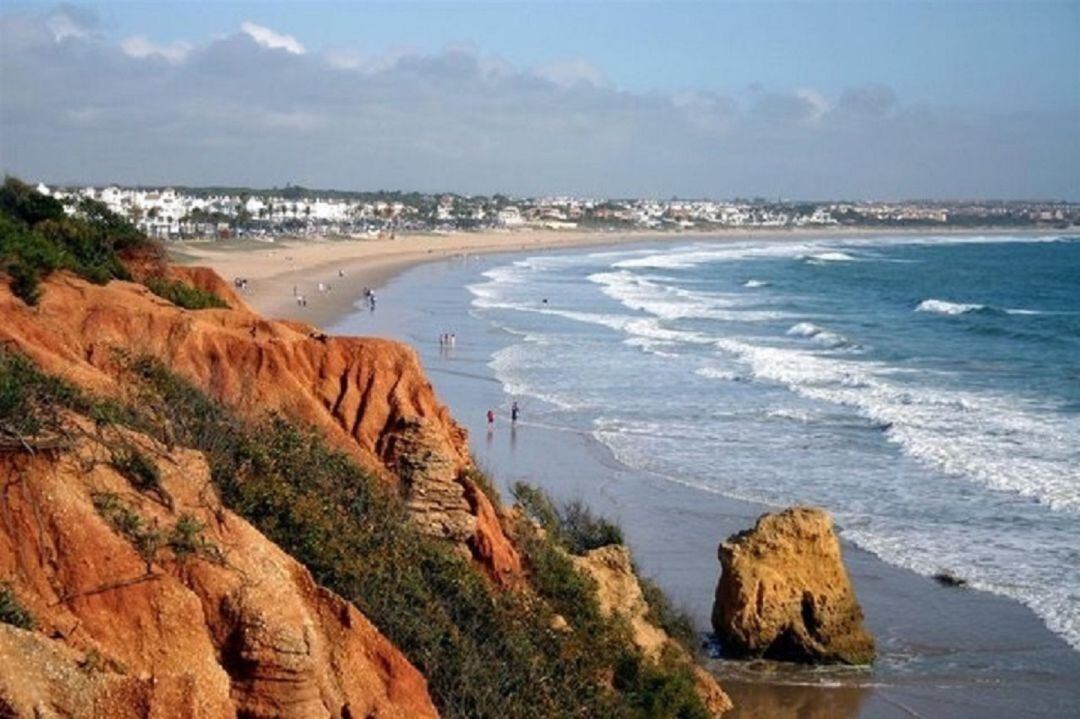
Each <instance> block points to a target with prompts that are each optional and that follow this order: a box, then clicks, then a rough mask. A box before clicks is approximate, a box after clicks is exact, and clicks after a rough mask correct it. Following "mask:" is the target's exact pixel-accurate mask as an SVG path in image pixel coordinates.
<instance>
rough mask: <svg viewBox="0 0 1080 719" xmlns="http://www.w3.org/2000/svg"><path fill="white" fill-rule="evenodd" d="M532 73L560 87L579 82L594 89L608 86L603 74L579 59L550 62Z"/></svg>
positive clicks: (570, 85)
mask: <svg viewBox="0 0 1080 719" xmlns="http://www.w3.org/2000/svg"><path fill="white" fill-rule="evenodd" d="M533 72H534V73H535V74H536V76H537V77H541V78H543V79H545V80H547V81H548V82H553V83H555V84H556V85H560V86H562V87H572V86H573V85H576V84H578V83H580V82H584V83H588V84H590V85H593V86H594V87H604V86H606V85H607V84H608V82H607V78H606V77H604V73H602V72H600V70H598V69H597V68H596V67H595V66H593V65H590V64H589V63H588V62H586V61H585V60H582V59H581V58H575V59H573V60H559V61H557V62H550V63H548V64H546V65H541V66H540V67H538V68H536V69H535V70H534V71H533Z"/></svg>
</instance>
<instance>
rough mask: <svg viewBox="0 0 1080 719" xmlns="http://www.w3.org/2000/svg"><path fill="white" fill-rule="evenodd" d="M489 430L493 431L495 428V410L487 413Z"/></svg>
mask: <svg viewBox="0 0 1080 719" xmlns="http://www.w3.org/2000/svg"><path fill="white" fill-rule="evenodd" d="M487 421H488V429H492V428H493V427H494V426H495V412H494V411H493V410H490V409H489V410H488V411H487Z"/></svg>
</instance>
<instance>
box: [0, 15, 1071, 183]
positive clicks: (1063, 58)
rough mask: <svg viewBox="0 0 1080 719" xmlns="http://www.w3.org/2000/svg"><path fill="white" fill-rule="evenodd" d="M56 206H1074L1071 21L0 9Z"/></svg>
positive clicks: (21, 119)
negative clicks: (320, 195) (350, 194)
mask: <svg viewBox="0 0 1080 719" xmlns="http://www.w3.org/2000/svg"><path fill="white" fill-rule="evenodd" d="M0 170H2V171H4V172H7V173H11V174H16V175H19V176H21V177H23V178H24V179H28V180H35V181H36V180H43V181H46V182H53V183H97V184H100V183H106V182H117V183H122V184H150V185H165V184H185V185H211V184H215V185H216V184H228V185H249V186H258V187H271V186H283V185H285V184H286V183H292V184H300V185H304V186H308V187H322V188H337V189H353V190H375V189H405V190H420V191H432V192H442V191H450V192H460V193H483V194H490V193H494V192H504V193H510V194H514V195H556V194H577V195H592V196H609V197H610V196H618V197H627V196H639V197H669V196H679V197H715V198H728V197H736V196H742V197H748V196H763V197H770V198H771V197H783V198H788V199H915V198H954V199H960V198H1048V199H1070V200H1080V2H1077V1H1076V0H1073V1H1072V2H1065V3H1054V2H1042V1H1040V0H1026V1H1024V0H1021V1H1017V2H994V3H978V2H962V1H959V0H957V1H949V2H946V1H939V2H932V3H929V2H926V3H917V2H847V3H835V2H810V1H804V2H744V3H725V2H707V3H692V2H662V3H660V2H658V3H648V2H591V3H585V2H535V3H518V2H494V1H490V2H470V3H460V2H437V3H431V2H428V3H418V2H383V3H360V2H337V3H334V2H313V1H310V0H293V1H291V2H287V1H285V0H279V1H277V2H261V3H255V2H226V1H224V0H218V1H216V2H197V1H191V0H189V1H188V2H151V1H142V2H118V1H111V2H108V1H104V0H103V1H101V2H91V3H86V4H62V5H56V4H50V3H38V2H23V1H20V0H4V1H3V2H0Z"/></svg>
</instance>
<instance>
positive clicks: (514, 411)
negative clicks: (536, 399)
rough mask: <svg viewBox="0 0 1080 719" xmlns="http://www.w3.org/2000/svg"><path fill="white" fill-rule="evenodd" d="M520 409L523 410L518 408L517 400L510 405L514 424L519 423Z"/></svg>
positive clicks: (511, 419) (511, 418)
mask: <svg viewBox="0 0 1080 719" xmlns="http://www.w3.org/2000/svg"><path fill="white" fill-rule="evenodd" d="M520 411H521V410H520V409H519V408H518V403H517V402H516V401H515V402H514V403H513V404H512V405H510V421H511V422H513V423H514V424H517V420H518V413H519V412H520Z"/></svg>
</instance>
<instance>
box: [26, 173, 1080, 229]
mask: <svg viewBox="0 0 1080 719" xmlns="http://www.w3.org/2000/svg"><path fill="white" fill-rule="evenodd" d="M37 189H38V190H39V191H40V192H42V193H45V194H49V195H51V196H53V197H56V198H57V199H60V200H61V201H64V202H65V203H66V204H68V205H69V206H70V207H71V208H72V211H74V208H75V204H76V203H77V202H78V201H79V200H81V199H83V198H89V199H93V200H96V201H99V202H101V203H103V204H105V205H106V206H107V207H108V208H109V209H110V210H112V211H114V212H116V213H118V214H120V215H122V216H124V217H127V218H128V219H129V220H131V222H133V223H134V224H135V225H136V226H137V227H139V228H140V229H142V230H143V231H145V232H146V233H147V234H149V235H152V236H155V237H160V238H162V239H166V240H183V239H197V238H218V239H228V238H233V237H250V238H255V239H258V238H263V239H273V238H274V237H276V236H296V235H312V236H342V237H364V236H370V237H378V236H387V235H392V234H394V233H397V232H452V231H463V230H487V229H498V228H506V229H515V228H535V229H550V230H573V229H582V230H612V231H617V230H630V229H640V230H655V231H680V230H682V231H686V230H702V231H708V230H714V229H715V230H719V229H727V228H745V229H755V228H761V229H770V228H771V229H786V228H799V227H822V228H827V227H836V226H850V227H866V228H879V227H880V228H884V227H927V228H935V227H936V228H980V227H999V228H1009V227H1016V228H1024V227H1026V228H1033V227H1036V228H1037V227H1044V228H1048V229H1049V228H1061V229H1065V228H1068V227H1071V226H1074V225H1080V203H1071V202H1056V201H1045V202H1041V201H906V202H870V201H859V202H797V201H785V200H768V199H764V198H752V199H742V198H737V199H732V200H725V201H720V200H689V199H670V200H655V199H606V198H584V197H545V198H513V197H509V196H505V195H498V194H497V195H493V196H490V197H485V196H468V195H457V194H426V193H416V192H384V191H380V192H346V191H337V190H312V189H307V188H304V187H299V186H294V185H290V186H286V187H285V188H274V189H269V190H257V189H250V188H224V187H205V188H180V187H176V188H173V187H168V188H154V187H119V186H116V185H111V186H108V187H60V186H53V187H49V186H46V185H44V184H42V185H38V188H37Z"/></svg>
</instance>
